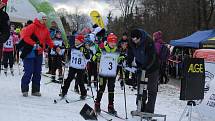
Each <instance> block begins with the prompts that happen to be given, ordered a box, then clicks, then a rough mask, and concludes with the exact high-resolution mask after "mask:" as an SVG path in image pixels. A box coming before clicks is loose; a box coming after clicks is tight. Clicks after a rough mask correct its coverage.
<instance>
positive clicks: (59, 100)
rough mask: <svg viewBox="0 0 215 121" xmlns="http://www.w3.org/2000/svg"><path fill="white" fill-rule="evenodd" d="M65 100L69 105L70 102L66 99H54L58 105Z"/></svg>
mask: <svg viewBox="0 0 215 121" xmlns="http://www.w3.org/2000/svg"><path fill="white" fill-rule="evenodd" d="M63 100H65V102H66V103H69V101H68V100H67V99H66V98H65V97H62V98H60V99H54V104H57V103H58V102H61V101H63Z"/></svg>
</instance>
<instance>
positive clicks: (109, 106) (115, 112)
mask: <svg viewBox="0 0 215 121" xmlns="http://www.w3.org/2000/svg"><path fill="white" fill-rule="evenodd" d="M108 113H110V114H112V115H115V116H116V115H117V111H116V110H115V109H114V106H113V105H110V104H109V105H108Z"/></svg>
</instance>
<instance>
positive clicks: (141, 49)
mask: <svg viewBox="0 0 215 121" xmlns="http://www.w3.org/2000/svg"><path fill="white" fill-rule="evenodd" d="M129 44H130V45H129V46H130V47H129V49H128V59H127V64H128V66H129V67H131V63H132V61H133V60H134V57H135V62H136V64H137V67H138V68H139V69H138V70H145V71H146V74H145V75H146V76H145V77H146V78H148V84H147V90H148V97H147V98H148V101H147V102H143V104H142V105H143V107H142V108H141V110H142V111H143V112H148V113H154V109H155V102H156V97H157V91H158V79H159V66H160V65H159V60H158V55H157V53H156V49H155V45H154V42H153V40H152V38H151V37H150V36H149V35H148V34H147V33H146V32H145V31H144V30H143V29H134V30H132V31H131V42H130V43H129ZM141 74H142V71H138V72H137V75H138V78H139V79H141ZM139 98H142V97H141V96H137V99H138V100H139Z"/></svg>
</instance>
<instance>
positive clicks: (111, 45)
mask: <svg viewBox="0 0 215 121" xmlns="http://www.w3.org/2000/svg"><path fill="white" fill-rule="evenodd" d="M116 45H117V36H116V35H114V34H113V33H111V34H109V35H108V37H107V43H105V44H104V49H102V50H101V58H100V65H99V91H98V92H97V98H96V102H95V111H96V112H97V113H100V112H101V109H100V101H101V99H102V95H103V93H104V91H105V87H106V84H107V85H108V99H109V104H108V112H109V113H111V114H114V115H116V114H117V111H116V110H115V109H114V103H113V102H114V88H115V79H116V75H117V74H116V70H117V65H118V57H119V53H118V52H117V46H116Z"/></svg>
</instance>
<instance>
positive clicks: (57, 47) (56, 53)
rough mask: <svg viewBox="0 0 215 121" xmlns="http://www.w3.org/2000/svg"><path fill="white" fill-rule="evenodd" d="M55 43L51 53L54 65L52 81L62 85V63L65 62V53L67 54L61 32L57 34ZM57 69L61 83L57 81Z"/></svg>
mask: <svg viewBox="0 0 215 121" xmlns="http://www.w3.org/2000/svg"><path fill="white" fill-rule="evenodd" d="M53 42H54V48H53V49H51V52H50V56H51V57H50V58H51V65H52V68H51V74H52V77H51V81H52V82H54V83H61V82H62V81H63V69H62V65H63V63H62V61H64V53H65V44H64V42H63V39H62V36H61V31H57V32H56V34H55V37H54V39H53ZM57 69H58V74H59V78H58V80H59V81H57V80H56V79H55V75H56V70H57Z"/></svg>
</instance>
